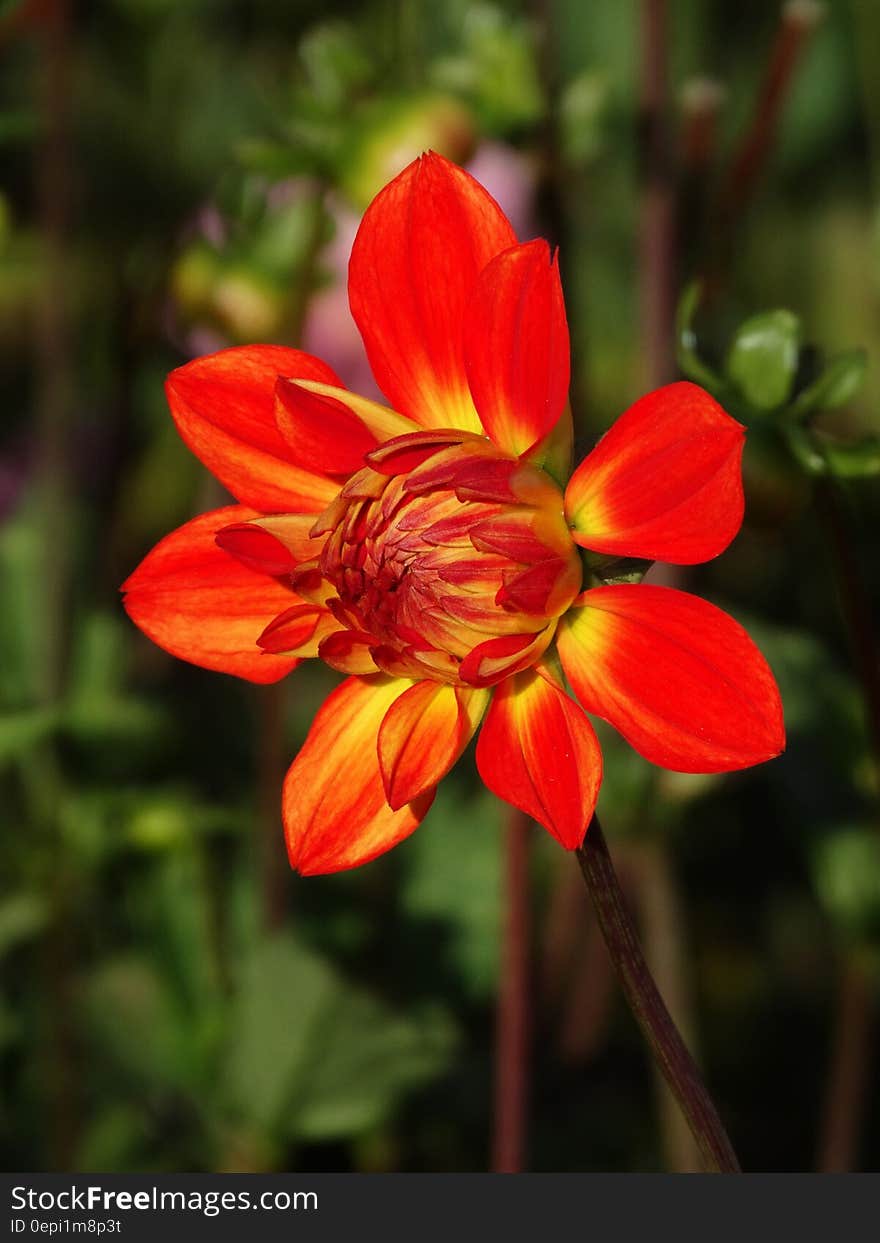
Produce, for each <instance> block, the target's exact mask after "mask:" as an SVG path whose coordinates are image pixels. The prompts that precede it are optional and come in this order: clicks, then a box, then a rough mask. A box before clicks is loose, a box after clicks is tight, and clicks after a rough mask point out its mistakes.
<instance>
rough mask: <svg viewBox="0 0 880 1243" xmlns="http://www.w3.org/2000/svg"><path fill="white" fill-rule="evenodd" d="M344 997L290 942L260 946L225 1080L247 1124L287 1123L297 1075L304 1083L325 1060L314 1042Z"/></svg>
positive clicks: (250, 964) (239, 1004)
mask: <svg viewBox="0 0 880 1243" xmlns="http://www.w3.org/2000/svg"><path fill="white" fill-rule="evenodd" d="M337 991H338V983H337V981H336V978H335V977H334V975H333V972H332V971H331V970H330V968H329V967H328V966H327V964H326V963H325V962H323V961H322V960H321V959H320V958H318V957H317V956H316V955H314V954H312V953H311V952H309V951H308V950H306V949H304V948H303V947H302V946H301V945H298V944H297V943H296V941H294V940H293V938H292V937H290V936H288V935H287V934H284V935H279V936H277V937H274V938H272V939H271V940H266V941H263V942H262V943H260V944H259V945H257V946H256V948H255V949H254V951H253V952H252V954H251V955H250V957H249V959H248V961H247V962H246V963H245V965H244V969H243V971H242V975H241V982H240V986H239V989H238V992H237V994H236V998H235V1003H234V1012H233V1017H232V1036H231V1041H230V1045H229V1051H228V1056H227V1059H226V1066H225V1070H224V1073H223V1076H222V1083H223V1085H224V1088H223V1090H224V1092H225V1093H226V1095H227V1097H228V1100H229V1102H230V1104H231V1105H232V1106H233V1108H235V1109H236V1110H237V1111H238V1112H239V1113H240V1114H241V1115H242V1116H243V1117H245V1118H247V1119H249V1120H250V1121H252V1122H255V1123H256V1124H257V1125H259V1126H263V1127H266V1126H271V1125H273V1124H274V1123H275V1122H277V1121H278V1120H279V1119H280V1118H281V1115H282V1113H283V1111H284V1109H285V1108H286V1107H287V1106H288V1104H289V1102H290V1097H291V1093H292V1091H293V1088H294V1085H295V1082H296V1076H297V1073H298V1072H299V1074H300V1076H301V1078H302V1079H303V1080H304V1078H305V1077H306V1076H307V1074H308V1067H309V1059H310V1057H311V1058H312V1059H313V1060H314V1061H317V1060H318V1057H317V1055H318V1051H317V1050H316V1049H315V1047H314V1045H313V1044H312V1041H313V1039H314V1036H315V1033H316V1030H317V1027H318V1025H319V1023H320V1019H321V1015H322V1014H323V1013H326V1011H327V1009H328V1007H329V1006H330V1005H332V1002H333V998H334V995H335V994H336V992H337ZM357 1035H358V1038H359V1037H360V1033H359V1032H358V1034H357ZM349 1038H350V1039H351V1038H354V1037H353V1035H352V1033H349Z"/></svg>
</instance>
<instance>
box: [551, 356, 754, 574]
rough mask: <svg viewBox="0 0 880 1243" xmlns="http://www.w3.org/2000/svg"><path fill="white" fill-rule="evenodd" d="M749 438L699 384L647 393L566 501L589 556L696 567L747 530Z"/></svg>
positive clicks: (584, 467)
mask: <svg viewBox="0 0 880 1243" xmlns="http://www.w3.org/2000/svg"><path fill="white" fill-rule="evenodd" d="M744 435H745V432H744V429H743V428H742V427H741V425H740V424H739V423H737V422H736V421H735V420H734V419H732V418H731V417H730V416H729V415H728V414H725V412H724V411H723V410H722V409H721V407H720V406H719V405H718V403H717V402H716V401H714V400H713V399H712V398H711V397H710V396H709V394H708V393H706V392H704V391H703V389H701V388H698V387H697V385H696V384H688V383H686V382H684V381H682V382H681V383H679V384H668V385H667V386H666V387H665V388H661V389H658V390H657V391H656V392H654V393H648V395H647V396H646V397H642V398H641V399H640V400H639V401H637V402H636V404H635V405H634V406H631V407H630V408H629V410H627V411H626V413H625V414H622V415H621V416H620V418H619V419H618V420H617V422H616V423H615V424H614V425H613V426H612V428H611V429H610V431H608V432H606V434H605V435H604V436H603V437H602V439H601V440H600V441H599V443H598V444H597V445H596V448H595V449H594V450H593V452H592V453H591V454H590V455H589V457H587V458H585V460H584V461H583V462H581V464H580V466H579V467H578V468H577V470H576V471H575V473H574V474H573V475H572V477H571V480H570V482H569V484H568V487H567V489H566V492H565V512H566V515H567V517H568V521H569V523H570V525H571V526H572V527H573V530H572V535H573V536H574V538H575V540H576V542H577V543H578V544H581V545H582V546H583V547H584V548H590V549H593V550H594V551H595V552H604V553H612V554H615V555H619V556H625V557H645V558H647V559H648V560H652V561H670V562H673V563H674V564H676V565H693V564H695V563H696V562H698V561H707V560H708V559H709V558H710V557H716V556H717V555H718V554H719V553H720V552H723V551H724V549H725V548H726V547H727V545H728V544H729V543H730V541H731V540H732V539H733V537H734V536H735V535H736V533H737V531H738V530H739V528H740V526H741V525H742V516H743V488H742V470H741V461H742V451H743V438H744Z"/></svg>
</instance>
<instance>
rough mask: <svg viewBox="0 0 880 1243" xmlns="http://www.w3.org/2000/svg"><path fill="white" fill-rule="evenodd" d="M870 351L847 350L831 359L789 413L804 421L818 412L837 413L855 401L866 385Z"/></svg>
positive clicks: (794, 402)
mask: <svg viewBox="0 0 880 1243" xmlns="http://www.w3.org/2000/svg"><path fill="white" fill-rule="evenodd" d="M867 369H868V355H867V351H865V350H862V349H856V350H846V351H845V352H844V353H842V354H837V355H835V357H834V358H832V359H831V360H830V361H829V363H828V364H827V366H826V367H825V369H824V371H823V372H822V373H821V375H820V376H819V377H818V378H817V379H816V380H814V381H813V383H812V384H811V385H809V387H808V388H805V389H804V390H803V392H801V393H799V394H798V396H797V398H796V399H795V401H793V402H792V405H791V410H790V414H791V416H792V417H793V418H803V417H804V415H807V414H812V413H813V412H814V411H816V410H820V411H821V410H834V409H836V407H837V406H845V405H846V403H847V402H848V401H852V399H853V397H855V395H856V393H857V392H858V391H859V389H860V388H861V387H862V385H863V384H864V382H865V372H866V371H867Z"/></svg>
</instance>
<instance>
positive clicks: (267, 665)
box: [122, 505, 299, 682]
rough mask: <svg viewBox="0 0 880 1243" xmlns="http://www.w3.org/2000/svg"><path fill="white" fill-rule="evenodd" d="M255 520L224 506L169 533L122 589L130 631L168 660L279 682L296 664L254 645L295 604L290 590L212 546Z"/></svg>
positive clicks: (243, 510) (239, 508) (243, 511)
mask: <svg viewBox="0 0 880 1243" xmlns="http://www.w3.org/2000/svg"><path fill="white" fill-rule="evenodd" d="M253 516H254V511H253V510H252V509H246V508H245V507H244V506H243V505H228V506H226V507H225V508H223V509H215V510H214V511H213V512H212V513H208V514H202V515H201V516H200V517H198V518H194V519H193V520H192V522H188V523H187V524H186V525H185V526H182V527H179V528H178V530H176V531H172V533H171V534H170V535H167V536H166V537H165V539H163V540H162V541H161V543H159V544H157V545H156V547H155V548H154V549H153V550H152V552H150V553H149V554H148V555H147V556H146V557H145V558H144V560H143V561H142V562H141V564H140V565H139V566H138V568H137V569H136V570H135V572H134V573H133V574H132V575H131V577H130V578H129V579H128V580H127V581H126V582H125V583H123V585H122V590H123V592H125V597H124V599H123V604H124V605H125V609H126V611H127V613H128V615H129V617H130V618H131V619H132V621H133V622H134V623H135V625H137V626H140V628H141V630H143V632H144V634H145V635H147V636H148V637H149V638H150V639H152V640H153V642H154V643H158V645H159V647H161V648H164V649H165V651H166V652H170V653H171V655H172V656H178V657H180V659H181V660H188V661H190V662H191V663H192V664H194V665H201V666H202V668H204V669H217V670H219V671H220V672H221V673H233V674H235V675H236V676H237V677H240V678H246V679H247V680H248V681H249V682H277V681H278V679H279V678H283V677H284V675H285V674H286V673H289V672H290V670H291V669H293V668H294V666H295V665H296V663H297V662H296V660H295V659H291V658H290V657H287V656H285V657H281V656H270V655H267V654H266V653H265V652H263V651H261V650H260V648H259V647H258V646H257V638H258V636H259V635H260V633H261V632H262V630H263V629H264V628H265V626H266V625H267V623H268V622H270V621H271V620H272V618H273V617H274V616H275V615H276V614H278V613H280V612H281V611H282V610H284V609H287V608H289V607H290V606H291V605H294V604H297V603H299V601H298V600H297V597H296V596H295V595H294V594H293V592H292V591H291V590H290V588H289V587H284V586H282V585H281V584H280V583H278V582H277V581H276V580H275V579H274V578H270V577H268V576H267V575H265V574H260V573H257V572H256V571H255V570H252V569H249V568H248V567H247V566H245V565H243V564H242V563H241V562H240V561H238V560H236V559H235V558H233V557H231V556H229V554H228V553H225V552H224V551H223V550H222V549H221V548H219V547H218V546H217V544H216V543H215V539H216V536H217V533H218V531H220V530H221V529H222V528H223V527H226V526H229V525H230V524H232V523H236V522H238V523H242V522H247V521H249V520H250V519H251V518H253Z"/></svg>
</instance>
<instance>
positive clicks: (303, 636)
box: [257, 604, 339, 659]
mask: <svg viewBox="0 0 880 1243" xmlns="http://www.w3.org/2000/svg"><path fill="white" fill-rule="evenodd" d="M338 629H339V622H338V621H337V620H336V618H335V617H334V616H333V614H332V613H330V612H329V611H328V610H327V609H325V608H322V607H321V606H320V605H317V604H295V605H294V606H293V608H290V609H285V611H284V612H283V613H279V615H278V616H277V617H275V618H273V620H272V621H271V622H270V623H269V625H268V626H267V627H266V629H265V630H264V631H263V633H262V634H261V635H260V637H259V639H258V640H257V642H258V643H259V645H260V647H261V648H262V649H263V651H264V652H275V653H277V654H280V653H283V654H285V655H287V656H296V657H297V658H298V659H304V658H306V657H310V656H317V655H318V653H319V647H320V644H321V642H322V641H323V640H324V639H325V638H327V636H329V635H331V634H333V632H334V631H336V630H338Z"/></svg>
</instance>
